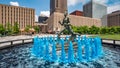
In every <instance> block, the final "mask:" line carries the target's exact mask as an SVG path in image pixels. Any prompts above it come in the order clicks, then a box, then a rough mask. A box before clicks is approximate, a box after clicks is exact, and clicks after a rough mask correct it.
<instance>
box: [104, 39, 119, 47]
mask: <svg viewBox="0 0 120 68" xmlns="http://www.w3.org/2000/svg"><path fill="white" fill-rule="evenodd" d="M102 43H103V44H108V45H113V46H114V47H115V46H120V40H113V39H102Z"/></svg>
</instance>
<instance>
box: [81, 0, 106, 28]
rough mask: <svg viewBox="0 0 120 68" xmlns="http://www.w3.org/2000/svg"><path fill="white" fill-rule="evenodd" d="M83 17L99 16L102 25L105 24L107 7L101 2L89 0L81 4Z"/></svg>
mask: <svg viewBox="0 0 120 68" xmlns="http://www.w3.org/2000/svg"><path fill="white" fill-rule="evenodd" d="M83 12H84V16H85V17H91V18H99V19H101V21H102V26H107V7H106V6H105V5H103V4H100V3H97V2H94V1H93V0H91V1H90V2H88V3H86V4H85V5H84V6H83Z"/></svg>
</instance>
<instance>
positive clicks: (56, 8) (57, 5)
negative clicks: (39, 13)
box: [50, 0, 67, 15]
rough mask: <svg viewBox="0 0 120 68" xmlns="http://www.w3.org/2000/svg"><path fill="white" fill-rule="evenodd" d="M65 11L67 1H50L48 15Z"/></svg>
mask: <svg viewBox="0 0 120 68" xmlns="http://www.w3.org/2000/svg"><path fill="white" fill-rule="evenodd" d="M66 10H67V0H50V15H51V14H52V13H54V12H60V13H64V12H65V11H66Z"/></svg>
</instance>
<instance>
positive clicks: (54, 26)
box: [47, 12, 101, 32]
mask: <svg viewBox="0 0 120 68" xmlns="http://www.w3.org/2000/svg"><path fill="white" fill-rule="evenodd" d="M68 17H69V18H70V24H71V25H73V26H88V27H90V26H93V25H95V26H97V27H100V26H101V20H100V19H94V18H89V17H83V16H75V15H68ZM63 18H64V14H63V13H58V12H54V13H53V14H52V15H51V16H50V17H49V19H48V20H47V24H48V28H47V29H48V31H53V32H54V31H60V30H62V29H63V28H64V27H63V26H61V25H60V24H59V23H58V22H59V21H62V20H63Z"/></svg>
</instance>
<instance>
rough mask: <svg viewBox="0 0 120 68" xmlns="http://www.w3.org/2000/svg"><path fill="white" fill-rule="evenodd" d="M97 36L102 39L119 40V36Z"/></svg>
mask: <svg viewBox="0 0 120 68" xmlns="http://www.w3.org/2000/svg"><path fill="white" fill-rule="evenodd" d="M98 36H100V37H101V38H104V39H114V40H120V34H100V35H98Z"/></svg>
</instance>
